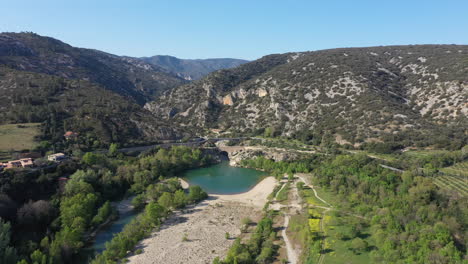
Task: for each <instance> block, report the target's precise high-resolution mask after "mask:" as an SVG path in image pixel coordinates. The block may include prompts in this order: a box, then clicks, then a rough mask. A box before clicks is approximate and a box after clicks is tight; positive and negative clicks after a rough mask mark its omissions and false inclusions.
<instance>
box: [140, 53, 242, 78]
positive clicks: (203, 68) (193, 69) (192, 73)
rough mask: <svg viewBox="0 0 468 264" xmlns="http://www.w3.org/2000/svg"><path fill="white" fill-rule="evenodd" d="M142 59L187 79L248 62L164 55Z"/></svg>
mask: <svg viewBox="0 0 468 264" xmlns="http://www.w3.org/2000/svg"><path fill="white" fill-rule="evenodd" d="M141 59H142V60H143V61H145V62H147V63H150V64H152V65H156V66H159V67H161V68H164V69H166V70H168V71H170V72H173V73H175V74H177V75H178V76H180V77H182V78H184V79H186V80H198V79H200V78H202V77H204V76H205V75H207V74H209V73H211V72H214V71H217V70H221V69H229V68H234V67H237V66H239V65H241V64H244V63H247V62H248V61H247V60H240V59H229V58H220V59H199V60H187V59H179V58H176V57H172V56H164V55H157V56H153V57H144V58H141Z"/></svg>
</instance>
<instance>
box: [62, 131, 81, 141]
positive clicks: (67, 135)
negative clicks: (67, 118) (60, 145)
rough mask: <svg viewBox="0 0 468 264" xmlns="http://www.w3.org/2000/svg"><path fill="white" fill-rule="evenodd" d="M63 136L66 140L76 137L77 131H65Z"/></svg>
mask: <svg viewBox="0 0 468 264" xmlns="http://www.w3.org/2000/svg"><path fill="white" fill-rule="evenodd" d="M63 136H64V137H65V139H66V140H69V139H75V138H76V137H78V133H76V132H73V131H67V132H65V134H63Z"/></svg>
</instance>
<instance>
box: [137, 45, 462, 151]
mask: <svg viewBox="0 0 468 264" xmlns="http://www.w3.org/2000/svg"><path fill="white" fill-rule="evenodd" d="M467 72H468V47H467V46H459V45H458V46H457V45H416V46H388V47H371V48H345V49H333V50H323V51H314V52H304V53H290V54H282V55H270V56H266V57H264V58H262V59H259V60H257V61H254V62H251V63H247V64H244V65H241V66H240V67H237V68H234V69H229V70H222V71H218V72H215V73H213V74H211V75H209V76H207V77H206V78H204V79H202V80H200V81H196V82H193V83H190V84H187V85H183V86H180V87H177V88H176V89H173V90H171V91H168V92H166V93H165V94H164V95H163V96H161V97H159V98H158V99H157V100H156V101H155V102H153V103H149V104H148V105H147V106H146V107H147V108H148V109H150V110H151V111H152V112H153V113H154V115H155V116H157V117H158V118H163V119H167V120H170V121H171V122H174V123H177V124H179V125H182V126H189V127H195V128H198V129H199V130H200V131H203V130H204V129H207V128H218V129H221V130H224V131H229V132H237V133H242V134H254V135H255V134H257V135H258V134H263V133H264V132H265V131H267V134H269V135H282V136H290V137H296V138H301V139H305V140H310V141H312V140H313V142H314V143H320V141H321V140H322V139H323V138H324V137H325V138H327V137H328V138H332V139H333V140H334V141H337V142H339V143H349V144H355V143H358V144H360V143H363V142H380V141H387V142H388V141H390V142H402V143H403V144H404V145H414V144H420V145H432V144H438V145H439V146H447V145H449V146H450V147H453V148H459V147H461V146H463V145H464V144H466V140H467V138H466V137H467V136H466V134H465V133H464V128H466V127H467V125H468V122H467V115H468V106H467V104H466V102H467V101H468V75H467ZM188 99H190V100H188Z"/></svg>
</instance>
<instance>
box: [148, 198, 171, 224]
mask: <svg viewBox="0 0 468 264" xmlns="http://www.w3.org/2000/svg"><path fill="white" fill-rule="evenodd" d="M145 214H146V216H147V217H148V218H149V219H150V221H151V222H152V223H156V224H159V223H160V219H161V218H162V217H164V216H165V215H166V209H165V208H164V207H163V206H162V205H160V204H158V203H155V202H150V203H149V204H148V205H147V206H146V208H145Z"/></svg>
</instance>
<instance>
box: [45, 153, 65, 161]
mask: <svg viewBox="0 0 468 264" xmlns="http://www.w3.org/2000/svg"><path fill="white" fill-rule="evenodd" d="M47 159H48V160H50V161H61V160H64V159H67V156H66V155H65V154H63V153H55V154H51V155H49V156H47Z"/></svg>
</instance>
